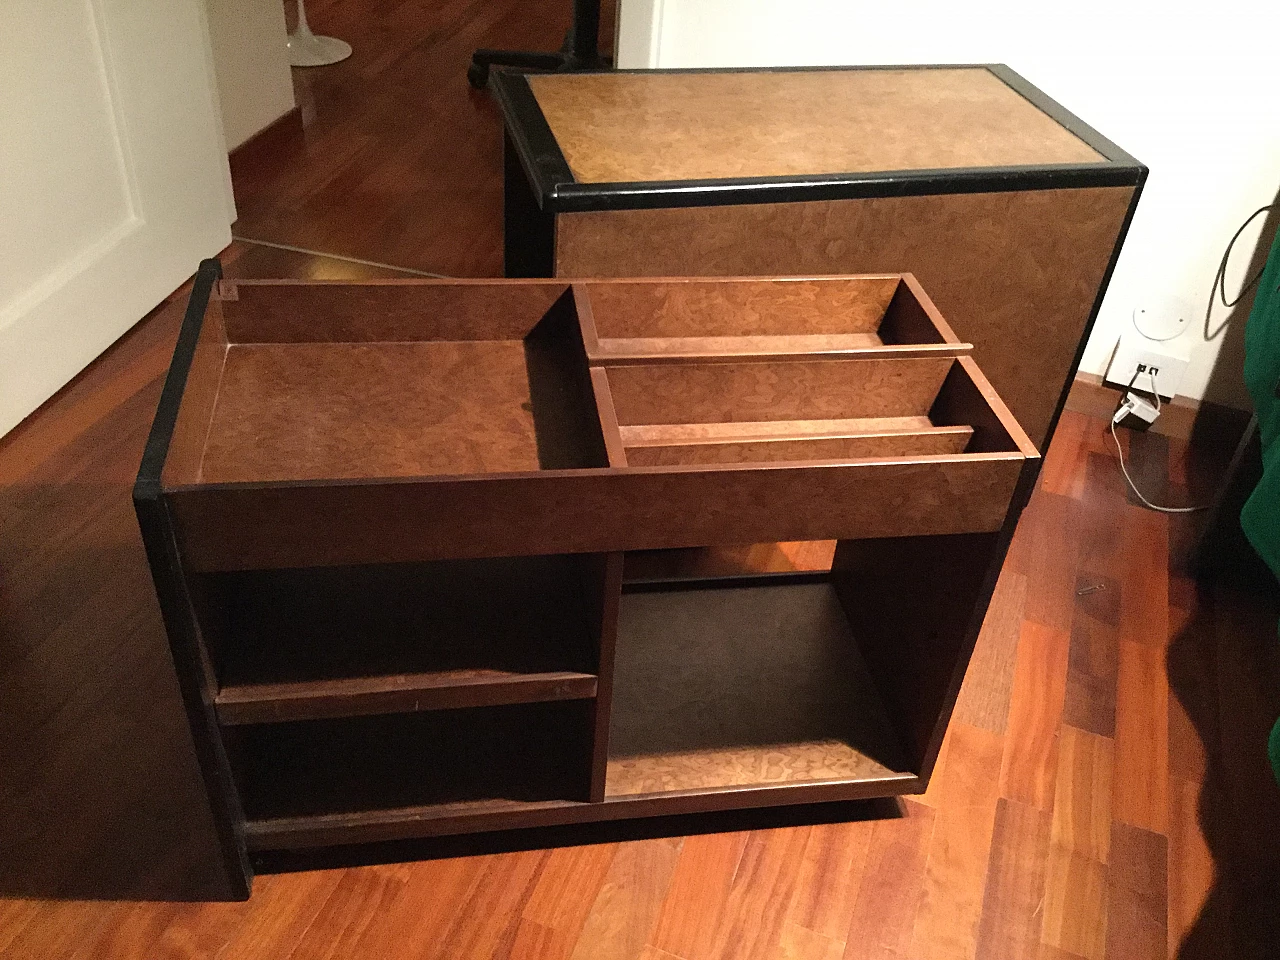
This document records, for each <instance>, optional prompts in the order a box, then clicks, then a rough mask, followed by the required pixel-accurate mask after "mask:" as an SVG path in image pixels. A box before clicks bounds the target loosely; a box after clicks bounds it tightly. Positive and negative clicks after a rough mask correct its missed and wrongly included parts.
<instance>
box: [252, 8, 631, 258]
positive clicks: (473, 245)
mask: <svg viewBox="0 0 1280 960" xmlns="http://www.w3.org/2000/svg"><path fill="white" fill-rule="evenodd" d="M289 6H290V7H292V4H289ZM613 8H614V4H613V3H610V2H606V3H604V4H603V5H602V9H601V30H600V33H601V47H602V49H604V50H608V49H609V48H610V47H611V45H612V44H611V38H612V36H613V16H612V11H613ZM307 15H308V18H309V22H310V23H311V25H312V27H313V28H314V29H315V30H316V31H317V32H318V31H321V30H323V31H325V32H327V33H330V34H332V35H334V36H337V37H341V38H343V39H344V40H346V41H348V42H349V43H350V44H351V46H352V49H353V51H354V52H353V53H352V55H351V57H350V59H348V60H345V61H343V62H342V63H339V64H335V65H333V66H331V67H325V68H323V69H310V70H294V72H293V73H294V94H295V96H296V98H297V101H298V105H299V106H300V107H301V110H302V119H303V121H304V124H305V127H304V130H305V132H304V134H303V135H302V136H300V137H293V138H289V139H286V140H285V141H284V142H283V143H280V144H279V146H278V147H277V148H276V149H275V150H274V151H272V152H271V153H270V154H269V155H267V156H265V157H264V158H263V160H265V162H260V163H256V164H254V165H252V166H248V165H247V166H246V167H245V168H244V169H237V178H236V183H235V193H236V207H237V210H238V212H239V217H240V219H239V220H238V221H237V223H236V225H235V234H236V236H238V237H245V238H248V239H253V240H267V241H271V242H274V243H285V244H289V245H292V246H297V247H304V248H306V249H310V250H322V251H324V252H326V253H334V254H339V255H343V256H349V257H359V258H362V259H365V260H377V261H381V262H383V263H390V264H394V265H396V266H400V267H409V268H412V269H417V270H424V271H428V272H432V273H442V274H445V275H447V276H456V277H471V276H475V277H484V276H501V275H502V178H501V176H500V173H501V170H502V121H501V117H500V114H499V111H498V107H497V104H496V103H495V102H494V101H493V98H492V97H490V96H489V95H488V94H487V93H484V92H478V91H475V90H472V89H471V88H470V87H469V86H468V85H467V79H466V71H467V64H468V63H469V62H470V60H471V52H472V51H473V50H474V49H475V48H477V47H498V48H514V49H517V50H556V49H559V47H560V43H561V41H562V40H563V38H564V32H565V28H566V27H567V26H568V20H569V3H568V0H361V2H358V3H353V2H350V0H312V2H310V3H308V5H307Z"/></svg>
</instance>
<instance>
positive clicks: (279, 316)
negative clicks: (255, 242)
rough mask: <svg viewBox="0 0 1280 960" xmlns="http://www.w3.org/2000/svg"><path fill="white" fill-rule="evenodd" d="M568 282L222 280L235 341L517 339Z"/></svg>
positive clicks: (230, 327)
mask: <svg viewBox="0 0 1280 960" xmlns="http://www.w3.org/2000/svg"><path fill="white" fill-rule="evenodd" d="M567 289H568V285H567V284H564V283H555V282H552V283H539V282H537V281H534V282H532V283H530V282H528V281H524V282H505V281H501V280H499V281H494V280H480V281H475V280H450V281H446V282H431V281H426V282H424V281H422V280H361V281H353V282H334V281H328V282H320V283H306V282H299V281H293V280H283V281H271V280H259V281H252V280H242V281H238V282H235V281H232V282H224V283H223V284H222V291H223V296H224V297H225V298H226V299H225V300H224V301H223V307H222V308H223V311H224V312H225V315H226V326H227V335H228V337H229V338H230V340H231V342H232V343H328V342H332V343H343V342H346V343H368V342H376V341H387V342H399V341H431V340H519V339H521V338H522V337H524V336H525V334H527V333H528V332H529V331H530V330H532V329H533V328H534V327H535V326H536V325H537V323H538V321H539V320H541V319H542V317H543V316H544V315H545V314H546V312H547V311H548V310H549V309H550V308H551V305H552V304H553V303H555V302H556V301H557V300H558V299H559V298H560V297H561V296H563V295H564V294H565V291H566V290H567Z"/></svg>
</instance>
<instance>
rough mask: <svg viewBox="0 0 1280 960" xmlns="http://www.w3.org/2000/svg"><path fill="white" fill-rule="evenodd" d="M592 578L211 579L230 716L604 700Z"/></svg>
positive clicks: (313, 575)
mask: <svg viewBox="0 0 1280 960" xmlns="http://www.w3.org/2000/svg"><path fill="white" fill-rule="evenodd" d="M588 576H589V573H588V571H587V570H586V569H585V565H584V563H583V560H582V559H581V558H577V557H567V556H538V557H494V558H488V559H483V560H448V561H433V562H430V563H418V564H375V565H370V566H355V567H310V568H300V569H291V570H262V571H251V572H241V573H223V574H211V575H207V576H204V577H201V578H200V579H199V580H198V581H197V584H196V586H197V591H196V592H197V594H198V604H199V606H200V608H201V609H202V610H203V611H204V619H205V623H206V633H207V635H208V641H209V643H210V649H211V655H212V658H213V663H214V667H215V669H216V671H217V674H218V678H219V681H220V692H219V695H218V699H217V705H218V713H219V719H220V720H221V721H222V722H224V723H253V722H260V721H259V720H258V719H255V718H257V717H264V716H265V717H271V716H273V715H276V714H274V713H273V712H274V711H279V713H278V716H277V718H278V719H288V718H289V716H290V714H291V712H293V711H296V712H297V713H298V718H301V717H306V716H339V715H344V714H348V713H349V714H352V715H355V714H362V713H370V712H375V710H374V708H375V707H377V711H376V712H381V711H382V710H383V709H388V708H390V709H414V704H415V703H420V704H421V705H420V706H418V707H417V709H435V708H436V706H435V705H439V706H441V707H444V706H451V705H455V704H456V705H465V703H466V702H467V701H471V702H473V703H483V702H494V703H502V702H505V703H516V702H524V701H526V700H527V701H533V700H550V699H566V698H568V697H570V696H590V695H592V694H591V693H589V692H587V687H588V686H592V685H594V675H595V673H596V671H597V661H596V654H595V652H594V650H593V645H592V641H591V638H590V636H591V635H590V627H589V623H588V620H587V617H588V607H589V600H588V596H587V594H588V593H589V590H590V588H589V586H588V584H587V578H588ZM564 684H567V685H568V686H567V688H566V689H563V690H562V685H564ZM450 687H458V688H462V689H458V690H452V691H451V690H450V689H449V688H450ZM342 704H345V706H343V707H340V705H342ZM335 711H340V712H335ZM246 717H247V718H250V719H245V718H246Z"/></svg>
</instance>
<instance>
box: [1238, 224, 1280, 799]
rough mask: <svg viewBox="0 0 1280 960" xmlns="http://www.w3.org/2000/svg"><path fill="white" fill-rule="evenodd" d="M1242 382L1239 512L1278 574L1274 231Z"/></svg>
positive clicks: (1278, 735) (1278, 339) (1271, 750)
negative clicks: (1248, 485) (1247, 407)
mask: <svg viewBox="0 0 1280 960" xmlns="http://www.w3.org/2000/svg"><path fill="white" fill-rule="evenodd" d="M1244 383H1245V386H1246V387H1248V388H1249V395H1250V396H1251V397H1252V398H1253V406H1254V409H1255V410H1256V411H1257V414H1258V434H1259V437H1260V439H1261V440H1262V479H1261V480H1260V481H1258V486H1257V488H1256V489H1255V490H1254V491H1253V494H1252V495H1251V496H1250V497H1249V499H1248V500H1246V501H1245V505H1244V509H1242V510H1241V511H1240V526H1241V527H1242V528H1243V529H1244V533H1245V536H1247V537H1248V538H1249V542H1250V543H1251V544H1253V548H1254V549H1255V550H1257V551H1258V556H1260V557H1262V559H1263V560H1265V561H1266V563H1267V566H1268V567H1270V568H1271V572H1272V573H1274V574H1275V575H1276V576H1277V577H1280V399H1277V397H1276V390H1277V388H1280V234H1277V235H1276V239H1275V242H1274V243H1273V244H1272V245H1271V254H1270V255H1269V256H1268V258H1267V268H1266V271H1265V272H1264V273H1263V274H1262V279H1261V280H1260V281H1259V282H1258V293H1257V295H1256V296H1255V297H1254V301H1253V310H1252V312H1250V314H1249V323H1248V326H1246V327H1245V332H1244ZM1267 755H1268V756H1269V758H1270V759H1271V770H1272V772H1273V773H1274V774H1275V777H1276V782H1277V783H1280V720H1277V721H1276V725H1275V726H1274V727H1273V728H1272V730H1271V739H1270V741H1269V742H1268V744H1267Z"/></svg>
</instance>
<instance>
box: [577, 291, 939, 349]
mask: <svg viewBox="0 0 1280 960" xmlns="http://www.w3.org/2000/svg"><path fill="white" fill-rule="evenodd" d="M900 282H901V281H900V280H899V278H898V277H868V278H865V279H864V278H858V279H850V280H835V279H833V280H793V281H769V280H762V281H752V280H745V281H739V282H726V281H717V280H710V281H702V280H681V281H675V282H671V283H656V282H652V281H651V282H646V283H608V284H604V283H601V284H587V285H586V293H587V296H588V297H589V298H590V300H591V306H592V314H593V316H594V319H595V326H596V333H597V335H598V336H599V337H600V338H602V339H603V338H609V337H627V338H632V337H759V336H788V337H790V336H805V335H814V334H842V333H874V332H875V331H876V330H877V329H879V327H880V323H881V321H882V320H883V319H884V315H885V311H886V310H887V309H888V307H889V303H890V301H891V300H892V299H893V295H894V293H895V292H896V291H897V289H898V286H899V284H900ZM926 342H927V341H926Z"/></svg>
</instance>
